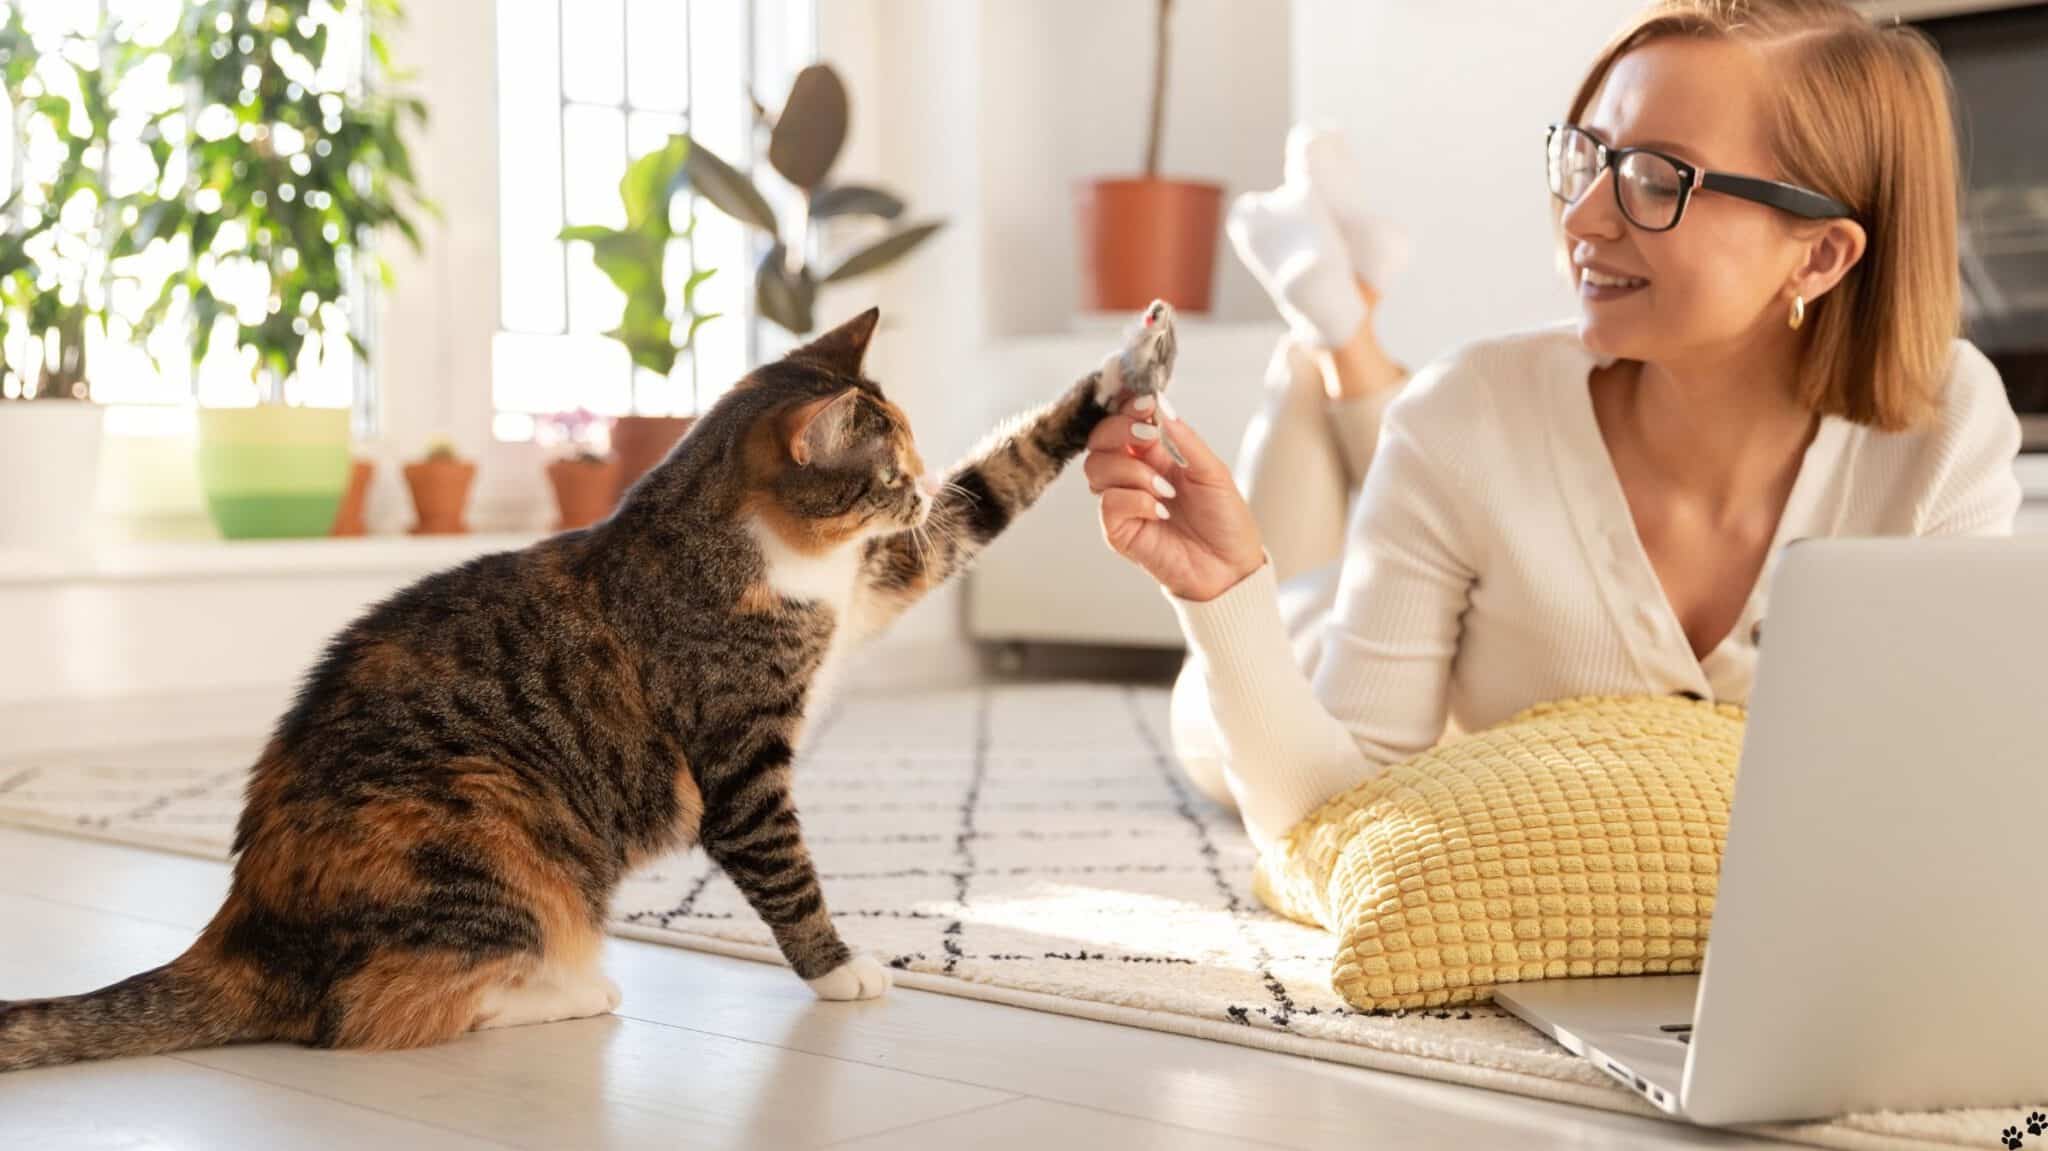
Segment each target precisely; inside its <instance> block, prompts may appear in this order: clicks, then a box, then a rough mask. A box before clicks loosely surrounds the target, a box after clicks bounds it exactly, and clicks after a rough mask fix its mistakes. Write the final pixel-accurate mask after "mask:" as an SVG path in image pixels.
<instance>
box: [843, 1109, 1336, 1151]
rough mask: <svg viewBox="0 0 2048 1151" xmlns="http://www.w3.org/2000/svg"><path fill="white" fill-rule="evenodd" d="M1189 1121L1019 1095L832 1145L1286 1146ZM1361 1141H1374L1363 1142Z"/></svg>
mask: <svg viewBox="0 0 2048 1151" xmlns="http://www.w3.org/2000/svg"><path fill="white" fill-rule="evenodd" d="M1280 1146H1284V1145H1283V1144H1278V1143H1263V1142H1256V1141H1252V1140H1247V1139H1240V1138H1234V1137H1229V1136H1223V1135H1212V1134H1209V1133H1207V1132H1203V1131H1191V1130H1189V1129H1188V1128H1186V1127H1169V1126H1167V1125H1166V1124H1164V1123H1153V1122H1151V1121H1149V1120H1145V1119H1132V1118H1130V1117H1129V1116H1127V1115H1115V1114H1111V1113H1109V1112H1105V1111H1091V1110H1089V1109H1088V1108H1085V1107H1072V1106H1069V1105H1067V1104H1065V1103H1049V1102H1047V1101H1046V1100H1043V1099H1016V1100H1012V1101H1010V1102H1008V1103H999V1104H997V1105H995V1106H993V1107H987V1108H983V1109H982V1110H980V1111H970V1112H967V1113H966V1114H964V1115H949V1116H947V1117H946V1118H944V1119H934V1120H932V1121H931V1122H929V1123H919V1124H917V1125H916V1126H914V1127H904V1128H899V1129H897V1130H895V1131H889V1132H886V1133H884V1134H881V1135H872V1136H868V1137H867V1138H864V1139H853V1140H850V1141H848V1142H845V1143H835V1144H833V1145H832V1151H959V1149H960V1148H963V1147H972V1148H974V1149H975V1151H1044V1149H1045V1148H1048V1147H1114V1148H1116V1149H1117V1151H1234V1149H1237V1148H1250V1147H1280ZM1356 1146H1361V1147H1362V1146H1369V1144H1366V1143H1363V1142H1361V1143H1359V1144H1356Z"/></svg>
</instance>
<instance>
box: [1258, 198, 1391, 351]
mask: <svg viewBox="0 0 2048 1151" xmlns="http://www.w3.org/2000/svg"><path fill="white" fill-rule="evenodd" d="M1224 230H1225V231H1226V232H1227V233H1229V235H1230V243H1231V245H1232V246H1233V247H1235V248H1236V249H1237V257H1238V259H1240V260H1243V261H1244V265H1245V267H1247V268H1249V269H1251V273H1252V275H1254V276H1256V277H1258V281H1259V283H1260V284H1261V285H1262V286H1263V287H1264V288H1265V289H1266V294H1267V295H1269V296H1271V297H1272V298H1273V303H1274V304H1275V305H1276V306H1277V307H1278V308H1279V309H1280V314H1281V315H1282V316H1285V317H1286V318H1287V326H1288V327H1289V328H1291V329H1293V332H1294V337H1295V339H1296V340H1298V341H1300V342H1303V343H1307V344H1314V345H1318V346H1320V347H1325V348H1334V347H1337V346H1339V345H1341V344H1343V343H1344V342H1345V341H1347V340H1349V339H1350V338H1351V336H1352V333H1354V332H1356V331H1358V326H1359V325H1360V324H1362V323H1364V322H1365V300H1364V299H1363V298H1362V297H1360V296H1359V294H1358V285H1357V284H1356V283H1354V282H1353V281H1352V275H1351V261H1350V260H1349V259H1347V258H1346V257H1345V255H1344V240H1343V238H1342V237H1341V236H1340V235H1338V233H1337V225H1336V223H1335V221H1333V220H1331V218H1330V214H1329V213H1328V212H1327V211H1325V210H1324V209H1323V206H1322V205H1321V204H1319V203H1317V202H1316V198H1315V196H1314V195H1313V194H1312V193H1311V192H1310V191H1309V189H1308V187H1307V185H1305V184H1300V183H1296V182H1295V181H1292V180H1290V181H1288V182H1287V183H1285V184H1282V185H1280V186H1279V187H1278V188H1275V189H1273V190H1272V191H1270V192H1247V193H1245V194H1244V195H1242V196H1239V197H1238V198H1237V199H1236V200H1234V201H1232V202H1231V205H1230V219H1229V222H1228V223H1227V224H1226V226H1225V228H1224Z"/></svg>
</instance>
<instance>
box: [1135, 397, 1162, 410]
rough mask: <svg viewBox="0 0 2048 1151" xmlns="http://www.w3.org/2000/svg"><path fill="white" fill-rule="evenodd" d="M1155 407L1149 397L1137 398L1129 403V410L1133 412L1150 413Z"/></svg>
mask: <svg viewBox="0 0 2048 1151" xmlns="http://www.w3.org/2000/svg"><path fill="white" fill-rule="evenodd" d="M1156 406H1157V405H1156V404H1155V403H1154V402H1153V399H1152V397H1151V396H1139V397H1138V398H1137V399H1135V400H1132V401H1131V410H1132V411H1134V412H1150V411H1151V410H1152V409H1153V408H1154V407H1156Z"/></svg>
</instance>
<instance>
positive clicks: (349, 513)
mask: <svg viewBox="0 0 2048 1151" xmlns="http://www.w3.org/2000/svg"><path fill="white" fill-rule="evenodd" d="M376 474H377V465H376V464H375V463H373V462H371V461H369V460H356V461H354V462H352V463H351V464H350V465H349V473H348V490H347V491H346V492H344V493H342V497H341V507H340V508H339V509H337V510H336V511H335V513H334V528H333V531H332V534H334V535H338V536H360V535H367V534H369V530H370V528H369V525H368V524H367V523H365V522H364V520H363V507H364V505H365V504H367V503H369V501H370V480H371V478H372V477H373V476H375V475H376Z"/></svg>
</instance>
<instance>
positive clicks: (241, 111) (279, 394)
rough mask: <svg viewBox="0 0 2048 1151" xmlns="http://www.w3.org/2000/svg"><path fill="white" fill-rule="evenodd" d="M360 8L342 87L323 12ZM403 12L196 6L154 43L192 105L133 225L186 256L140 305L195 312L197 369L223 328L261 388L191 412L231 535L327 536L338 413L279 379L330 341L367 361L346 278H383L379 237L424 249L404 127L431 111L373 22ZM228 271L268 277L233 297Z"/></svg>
mask: <svg viewBox="0 0 2048 1151" xmlns="http://www.w3.org/2000/svg"><path fill="white" fill-rule="evenodd" d="M356 3H360V4H361V5H363V7H362V19H363V21H364V23H365V35H366V38H367V40H368V44H369V48H370V51H369V53H368V54H367V61H368V62H367V63H366V65H365V66H366V67H367V68H371V69H372V72H371V74H370V75H369V76H367V77H365V81H364V82H363V83H359V84H350V83H347V82H346V81H345V80H344V79H343V78H339V77H337V76H335V75H334V72H333V69H332V68H330V67H328V66H327V65H328V64H329V53H330V51H331V45H330V43H329V41H330V35H331V33H332V31H333V25H332V23H331V22H330V21H329V20H328V19H327V16H328V15H329V14H330V13H331V12H332V11H333V10H334V9H336V8H338V7H341V6H343V5H344V4H346V5H353V4H356ZM400 18H401V12H400V8H399V5H398V3H397V0H340V2H339V3H337V2H335V0H320V2H316V0H268V2H267V3H259V4H251V3H248V2H247V0H194V2H192V3H190V4H188V5H187V6H186V8H185V11H184V14H183V18H182V20H181V22H180V24H179V27H178V30H177V32H176V33H174V34H173V35H172V36H171V38H170V39H169V40H168V41H167V42H166V47H167V51H168V54H169V56H170V58H171V61H172V64H171V76H172V79H173V81H174V82H176V83H178V84H179V85H181V86H182V87H183V88H184V89H185V90H186V91H187V92H188V93H189V94H190V103H191V107H192V109H193V114H192V115H191V116H190V117H189V118H188V119H189V128H188V132H187V137H186V139H185V140H184V145H185V148H186V155H187V165H186V167H187V172H188V175H187V177H186V180H185V185H184V187H182V188H178V189H174V190H172V191H171V192H170V193H168V194H167V195H166V196H165V197H164V198H163V199H160V200H158V201H156V202H155V203H152V204H150V205H148V206H147V207H145V208H143V209H142V212H141V221H142V224H143V227H144V229H145V230H146V231H148V232H149V233H150V234H154V235H166V236H176V237H178V238H179V239H180V240H182V241H183V242H184V243H185V244H187V245H188V247H189V251H190V253H191V260H190V261H189V263H188V264H187V266H186V268H185V270H184V271H183V272H181V273H180V274H178V275H174V276H172V277H170V279H169V281H168V282H167V283H166V284H165V285H164V288H163V293H162V295H161V296H160V298H159V299H158V301H157V303H156V305H155V306H154V308H153V309H152V315H153V317H154V318H155V319H157V320H161V319H162V318H163V317H164V316H165V315H166V314H167V313H168V312H169V311H170V310H171V309H173V308H183V309H184V310H185V311H186V312H187V313H189V315H190V317H191V322H192V335H193V339H192V342H191V354H192V359H193V363H194V364H195V365H196V364H198V363H199V362H200V361H201V360H203V359H204V358H205V356H206V354H207V351H208V349H209V348H210V347H211V346H212V342H213V341H214V340H215V339H217V338H223V337H225V338H227V339H231V340H232V341H233V342H234V347H235V350H236V351H237V353H239V354H240V356H241V357H242V360H243V362H244V363H245V364H246V365H247V366H248V368H249V371H250V373H251V378H252V381H253V382H254V383H255V385H256V391H257V394H258V400H259V402H258V405H257V406H256V407H252V408H219V409H206V410H202V411H201V412H200V413H199V429H200V438H199V471H200V482H201V486H202V487H203V489H204V491H205V494H206V499H207V504H208V507H209V510H210V511H211V512H212V514H213V517H214V520H215V522H216V524H217V525H218V526H219V527H220V529H221V532H222V534H224V535H226V536H228V537H229V538H243V537H255V536H312V535H323V534H326V533H327V532H328V531H329V530H330V529H331V528H332V526H333V524H334V520H335V518H336V512H337V509H338V507H339V505H340V503H341V501H342V496H343V494H344V492H345V491H346V489H347V486H348V483H349V479H350V471H351V464H350V458H349V438H350V436H349V433H350V426H349V425H350V413H349V412H348V411H347V410H344V409H316V408H309V407H295V406H287V403H286V400H287V389H286V383H287V381H288V380H289V379H290V378H291V377H292V376H293V374H294V373H295V372H298V371H300V370H302V369H304V368H306V367H309V366H310V365H311V364H312V363H313V362H316V361H317V360H318V358H319V357H321V356H324V355H327V354H330V353H331V352H332V351H333V347H334V343H333V341H332V339H331V338H330V337H333V336H341V337H344V338H345V339H346V341H347V342H348V344H349V345H350V346H352V347H353V348H354V350H355V352H356V353H357V354H358V355H361V356H364V357H366V358H367V357H368V355H369V351H370V349H369V348H368V346H367V345H366V344H365V343H364V341H363V339H362V337H361V333H360V330H359V328H358V326H357V325H356V324H354V323H352V322H351V317H350V313H351V311H352V310H354V309H358V308H360V306H361V303H362V301H361V299H360V292H359V291H355V290H352V289H355V288H356V287H357V284H356V283H355V281H356V280H357V278H358V277H359V276H361V275H362V274H364V273H367V272H372V271H374V272H375V273H376V274H377V275H378V276H379V277H380V278H381V279H383V280H386V281H388V280H389V278H390V269H389V266H388V265H387V264H386V263H385V262H384V261H383V260H382V258H381V257H379V256H377V255H376V253H375V251H374V241H375V239H376V237H377V235H378V234H379V233H380V232H382V231H383V230H385V229H387V228H388V229H391V230H395V231H397V232H398V233H399V234H401V235H403V236H404V237H405V238H406V239H407V240H408V241H410V242H411V243H412V244H413V246H414V247H415V248H417V247H418V246H419V243H420V237H419V231H418V228H417V225H416V223H415V219H414V217H415V214H416V213H417V212H419V211H425V210H430V205H428V204H427V202H426V201H425V199H424V198H423V196H422V195H421V192H420V189H419V187H418V184H417V181H416V179H415V177H414V174H413V168H412V161H411V157H410V154H409V152H408V149H407V145H406V140H405V132H406V130H407V129H408V128H410V127H412V126H417V125H419V124H421V123H423V122H424V121H425V118H426V109H425V106H424V105H423V104H422V103H421V102H420V101H419V100H417V99H414V98H411V97H407V96H399V95H391V94H388V93H386V92H385V91H384V90H383V88H384V82H386V81H389V80H391V79H392V77H391V76H390V75H389V74H388V64H386V63H385V62H387V61H388V60H389V51H388V49H387V47H386V45H385V39H384V32H385V29H386V27H387V26H388V25H389V24H390V23H392V22H394V21H396V20H398V19H400ZM380 68H381V69H383V71H379V70H378V69H380ZM223 270H232V271H234V272H235V273H236V275H235V276H234V279H235V280H237V281H239V282H240V284H241V285H243V286H246V285H247V284H248V283H250V282H252V281H253V282H255V283H258V284H261V285H267V288H266V289H265V290H260V291H257V292H254V293H250V292H246V291H244V292H240V293H234V294H233V295H232V297H231V296H230V295H228V294H225V293H227V288H226V285H225V283H224V281H225V279H226V277H223V276H221V275H220V274H219V273H221V272H222V271H223Z"/></svg>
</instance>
